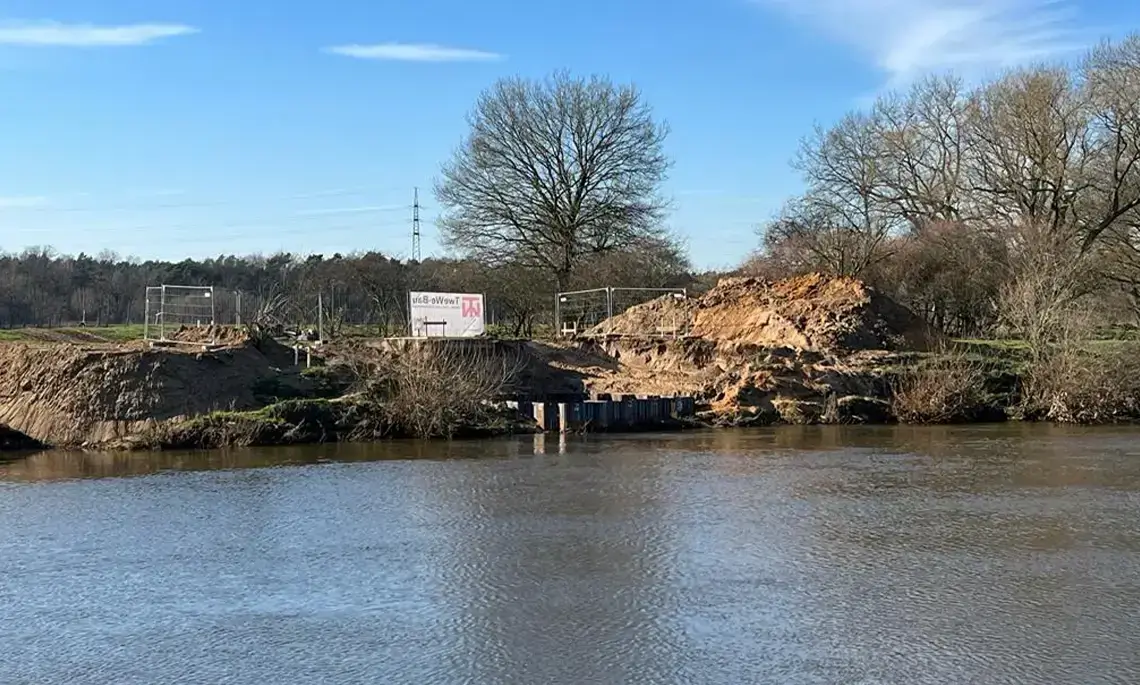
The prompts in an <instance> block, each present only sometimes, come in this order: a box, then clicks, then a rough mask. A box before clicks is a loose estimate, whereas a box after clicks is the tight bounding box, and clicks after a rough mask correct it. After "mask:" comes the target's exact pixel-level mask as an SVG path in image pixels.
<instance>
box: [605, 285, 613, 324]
mask: <svg viewBox="0 0 1140 685" xmlns="http://www.w3.org/2000/svg"><path fill="white" fill-rule="evenodd" d="M613 318H614V289H613V288H612V287H610V288H606V335H609V334H610V331H611V330H612V329H611V328H610V327H611V326H613V325H614V324H613Z"/></svg>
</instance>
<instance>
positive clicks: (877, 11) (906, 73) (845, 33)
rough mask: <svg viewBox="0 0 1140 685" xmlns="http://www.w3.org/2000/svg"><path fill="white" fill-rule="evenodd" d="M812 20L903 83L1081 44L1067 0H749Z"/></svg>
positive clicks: (973, 71)
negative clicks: (948, 71)
mask: <svg viewBox="0 0 1140 685" xmlns="http://www.w3.org/2000/svg"><path fill="white" fill-rule="evenodd" d="M753 1H754V2H756V3H757V4H759V5H761V6H765V7H770V8H773V9H775V10H777V11H780V12H783V13H786V14H788V15H790V16H793V17H795V18H796V19H798V20H800V21H802V22H804V23H807V24H810V25H814V27H815V28H816V29H817V30H819V31H820V32H822V33H825V34H827V35H829V36H831V37H833V38H834V39H836V40H839V41H841V42H843V43H846V44H848V45H850V46H851V47H853V48H854V49H856V50H858V51H859V52H861V53H862V54H863V55H865V56H866V58H867V59H869V60H870V61H872V62H873V63H874V64H875V66H877V67H878V68H880V69H882V70H883V71H884V72H885V73H886V75H887V77H888V81H889V83H888V85H903V84H906V83H907V82H910V81H912V80H914V79H915V78H916V77H918V76H921V75H923V74H927V73H932V72H943V71H947V70H953V71H955V72H958V73H960V74H962V75H963V76H965V77H967V78H971V77H973V76H975V75H977V74H980V73H983V72H986V71H989V70H993V69H1003V68H1009V67H1014V66H1018V65H1023V64H1026V63H1031V62H1035V61H1041V60H1047V59H1050V58H1055V57H1057V56H1060V55H1063V54H1065V53H1068V52H1071V51H1074V50H1079V49H1081V48H1083V47H1085V46H1086V45H1087V44H1088V43H1089V41H1090V39H1091V38H1092V36H1090V35H1088V32H1084V31H1081V29H1080V28H1079V23H1078V22H1077V19H1078V17H1077V15H1076V7H1075V6H1074V4H1073V3H1072V2H1071V0H753Z"/></svg>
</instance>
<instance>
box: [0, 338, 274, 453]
mask: <svg viewBox="0 0 1140 685" xmlns="http://www.w3.org/2000/svg"><path fill="white" fill-rule="evenodd" d="M295 377H296V374H290V373H283V372H282V371H280V370H279V369H278V368H276V367H275V366H274V365H273V364H272V362H271V361H270V360H269V359H268V358H267V357H266V356H265V355H264V354H262V353H261V351H259V350H258V349H257V348H255V347H254V346H253V345H251V344H246V345H238V346H234V347H229V348H225V349H220V350H215V351H211V352H197V353H195V352H188V351H181V350H173V349H162V348H156V349H148V348H145V347H142V346H123V347H118V348H116V347H111V346H102V347H87V348H85V347H80V346H76V345H41V344H21V343H10V344H5V345H0V425H5V426H8V427H9V428H10V429H11V430H14V431H19V432H20V433H22V434H24V435H27V436H29V437H31V438H34V439H35V440H38V441H40V442H43V443H46V444H50V445H56V446H75V445H81V444H85V443H89V444H99V443H106V442H109V441H113V440H116V439H119V438H123V437H126V436H128V435H131V434H132V433H136V432H138V431H139V430H140V429H141V428H144V427H145V426H146V425H148V424H150V423H152V422H155V421H161V420H164V419H170V418H177V417H188V416H194V415H198V414H204V413H208V412H211V411H215V410H228V409H239V410H240V409H254V408H257V407H260V406H262V405H263V404H264V403H265V401H264V395H266V394H269V395H272V394H274V393H277V392H278V391H279V390H281V388H282V387H284V386H287V385H289V383H291V382H292V379H293V378H295Z"/></svg>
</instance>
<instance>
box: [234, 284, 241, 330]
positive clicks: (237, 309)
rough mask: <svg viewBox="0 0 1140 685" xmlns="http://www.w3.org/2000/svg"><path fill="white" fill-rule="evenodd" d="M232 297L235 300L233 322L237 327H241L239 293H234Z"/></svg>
mask: <svg viewBox="0 0 1140 685" xmlns="http://www.w3.org/2000/svg"><path fill="white" fill-rule="evenodd" d="M234 296H235V297H236V298H237V303H236V304H235V305H234V306H235V312H234V321H235V323H236V324H237V325H238V326H241V291H240V290H238V291H235V292H234Z"/></svg>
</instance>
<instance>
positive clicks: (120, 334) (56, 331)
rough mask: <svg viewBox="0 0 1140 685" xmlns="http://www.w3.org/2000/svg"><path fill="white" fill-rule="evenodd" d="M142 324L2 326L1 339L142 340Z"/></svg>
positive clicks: (0, 329)
mask: <svg viewBox="0 0 1140 685" xmlns="http://www.w3.org/2000/svg"><path fill="white" fill-rule="evenodd" d="M142 337H143V326H142V324H121V325H116V326H69V327H64V328H0V341H7V342H19V341H50V340H65V339H74V340H76V341H83V340H91V341H92V342H94V341H96V340H95V339H96V338H98V339H102V340H105V341H107V342H127V341H130V340H141V339H142Z"/></svg>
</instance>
